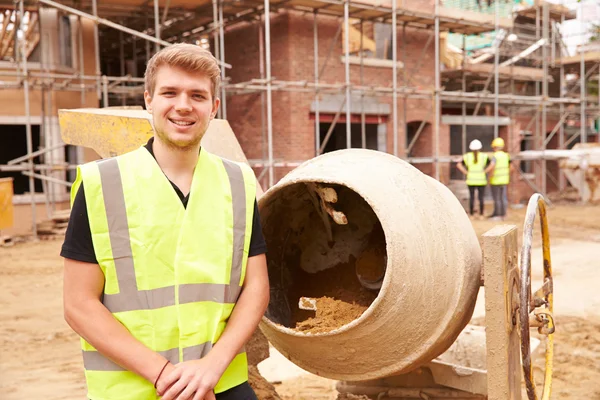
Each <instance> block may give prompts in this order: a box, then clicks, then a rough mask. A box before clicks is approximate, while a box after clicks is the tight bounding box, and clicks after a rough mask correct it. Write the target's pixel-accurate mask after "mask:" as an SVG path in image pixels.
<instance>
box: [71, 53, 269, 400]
mask: <svg viewBox="0 0 600 400" xmlns="http://www.w3.org/2000/svg"><path fill="white" fill-rule="evenodd" d="M219 77H220V69H219V66H218V63H217V60H216V59H215V58H214V57H213V56H212V54H210V52H208V51H206V50H204V49H202V48H201V47H198V46H194V45H191V44H176V45H172V46H169V47H166V48H164V49H162V50H161V51H159V52H158V53H156V54H155V55H154V56H153V57H152V59H151V60H150V61H149V62H148V65H147V69H146V74H145V93H144V98H145V102H146V108H147V111H148V112H149V113H150V114H151V115H152V119H153V126H154V136H153V138H151V139H150V140H149V141H148V143H147V144H146V145H145V146H142V147H140V148H138V149H137V150H134V151H132V152H130V153H126V154H124V155H121V156H118V157H115V158H110V159H106V160H102V161H99V162H93V163H89V164H85V165H83V166H80V167H79V168H78V171H77V179H76V181H75V183H74V184H73V189H72V199H73V201H72V212H71V219H70V221H69V226H68V228H67V233H66V237H65V243H64V245H63V247H62V251H61V255H62V256H63V257H64V258H65V262H64V267H65V268H64V312H65V318H66V320H67V322H68V323H69V325H70V326H71V327H72V328H73V330H74V331H75V332H77V333H78V334H79V335H80V336H81V337H82V339H83V340H82V341H81V343H82V350H83V363H84V368H85V376H86V381H87V387H88V398H89V399H90V400H108V399H110V400H148V399H158V398H159V397H160V396H162V399H163V400H173V399H180V400H182V399H194V400H213V399H219V400H247V399H256V396H255V394H254V392H253V391H252V388H250V386H249V384H248V382H247V380H248V366H247V359H246V353H245V352H244V349H243V346H244V344H245V343H246V341H247V340H248V339H249V338H250V336H251V335H252V333H253V332H254V330H255V329H256V327H257V325H258V323H259V321H260V319H261V317H262V316H263V314H264V311H265V309H266V307H267V304H268V302H269V282H268V277H267V267H266V258H265V252H266V246H265V242H264V237H263V236H262V233H261V226H260V219H259V216H258V210H257V204H256V197H255V193H256V186H255V185H256V178H255V176H254V174H253V172H252V170H251V169H250V167H249V166H247V165H245V164H242V163H236V162H232V161H229V160H226V159H222V158H220V157H217V156H216V155H213V154H211V153H209V152H208V151H206V149H204V148H202V149H201V147H200V140H201V139H202V137H203V135H204V134H205V132H206V130H207V128H208V126H209V123H210V121H211V120H212V119H213V118H214V117H215V114H216V113H217V109H218V107H219V99H218V98H217V97H215V94H216V93H218V88H219V83H220V79H219ZM84 188H85V191H84ZM215 394H216V396H215Z"/></svg>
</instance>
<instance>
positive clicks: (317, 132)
mask: <svg viewBox="0 0 600 400" xmlns="http://www.w3.org/2000/svg"><path fill="white" fill-rule="evenodd" d="M317 16H318V11H315V16H314V20H313V47H314V55H313V57H314V67H315V155H316V156H317V155H319V147H320V145H321V126H320V124H321V116H320V115H319V88H318V84H319V31H318V27H317V23H318V21H317ZM361 40H362V38H361Z"/></svg>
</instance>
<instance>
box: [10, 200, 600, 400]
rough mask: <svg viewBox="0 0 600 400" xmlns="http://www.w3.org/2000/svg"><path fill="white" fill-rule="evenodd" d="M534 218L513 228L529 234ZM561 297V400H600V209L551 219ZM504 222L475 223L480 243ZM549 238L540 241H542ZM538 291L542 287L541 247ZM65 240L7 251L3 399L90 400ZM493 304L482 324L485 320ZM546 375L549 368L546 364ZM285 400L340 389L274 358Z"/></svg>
mask: <svg viewBox="0 0 600 400" xmlns="http://www.w3.org/2000/svg"><path fill="white" fill-rule="evenodd" d="M524 214H525V210H524V209H519V210H511V214H510V217H509V219H508V220H507V221H505V222H504V223H509V224H515V225H517V226H518V227H519V232H520V233H521V227H522V224H523V218H524ZM549 218H550V229H551V240H552V258H553V269H554V276H555V281H554V288H555V315H556V323H557V331H556V335H555V343H556V344H555V355H554V364H555V368H554V386H553V398H555V399H569V400H575V399H577V400H580V399H581V400H583V399H600V290H598V287H597V285H598V283H600V257H599V254H600V206H596V207H594V206H586V207H581V206H577V205H573V204H557V205H555V206H554V207H553V208H551V209H549ZM500 223H501V222H495V221H479V220H475V221H473V225H474V227H475V230H476V231H477V233H478V235H480V234H482V233H484V232H485V231H487V230H489V229H490V228H492V227H493V226H495V225H498V224H500ZM536 234H538V235H539V233H537V232H536ZM535 243H536V244H537V245H538V246H537V247H536V248H534V251H533V260H534V265H533V268H534V272H533V279H534V286H535V285H536V283H537V282H539V279H540V277H541V251H540V249H539V239H536V240H535ZM61 244H62V238H60V237H57V238H55V239H54V240H48V241H40V242H37V243H33V242H25V243H17V244H15V245H14V246H12V247H6V248H3V247H0V398H1V399H3V400H29V399H44V400H76V399H77V400H80V399H84V398H85V384H84V379H83V371H82V362H81V355H80V351H79V342H78V338H77V336H76V335H75V334H74V333H73V332H72V331H71V330H70V328H69V327H68V326H67V324H66V323H65V322H64V320H63V317H62V297H61V290H62V260H61V259H60V257H59V256H58V253H59V249H60V245H61ZM482 298H483V296H480V301H478V305H477V307H476V311H475V318H479V319H481V318H482V316H483V304H482V301H481V300H482ZM536 364H537V365H542V364H541V363H540V359H539V357H538V359H537V360H536ZM259 369H260V370H261V372H262V373H263V375H266V377H267V379H269V380H270V381H271V382H273V383H274V384H275V387H276V388H277V390H278V392H279V394H280V395H281V397H282V399H285V400H296V399H314V400H329V399H335V398H336V391H335V382H334V381H331V380H327V379H324V378H320V377H317V376H314V375H310V374H307V373H305V372H303V371H302V370H300V369H299V368H297V367H295V366H293V365H292V364H291V363H289V362H288V361H287V360H285V359H284V358H283V357H282V356H277V354H274V355H273V356H272V357H271V358H270V359H268V360H266V361H265V362H263V364H261V365H259Z"/></svg>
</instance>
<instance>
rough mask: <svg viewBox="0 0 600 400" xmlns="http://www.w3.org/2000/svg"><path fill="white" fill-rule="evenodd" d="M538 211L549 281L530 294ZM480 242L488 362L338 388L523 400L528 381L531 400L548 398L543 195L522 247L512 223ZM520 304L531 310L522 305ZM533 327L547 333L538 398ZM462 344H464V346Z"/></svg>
mask: <svg viewBox="0 0 600 400" xmlns="http://www.w3.org/2000/svg"><path fill="white" fill-rule="evenodd" d="M537 214H539V219H540V227H541V236H542V249H543V257H544V260H543V261H544V264H543V265H544V274H543V277H544V279H543V284H542V287H541V288H540V289H538V290H537V291H535V292H532V289H531V250H532V244H533V230H534V222H535V216H536V215H537ZM482 242H483V269H482V277H481V279H482V285H483V286H484V288H485V350H483V349H475V350H479V353H485V361H481V362H479V363H480V364H485V365H478V366H473V365H466V366H463V365H456V364H452V363H448V362H445V360H444V355H442V356H440V357H439V358H438V359H436V360H433V361H432V362H430V363H428V364H426V365H424V366H423V367H421V368H419V369H417V370H415V371H412V372H410V373H407V374H403V375H398V376H394V377H390V378H385V379H380V380H377V381H368V382H339V383H338V385H337V389H338V391H340V392H341V393H352V394H355V395H367V396H370V397H371V398H377V399H378V400H383V399H431V400H433V399H455V400H456V399H465V400H466V399H488V400H521V399H522V378H521V377H523V378H524V381H525V388H526V392H527V398H528V400H548V399H550V394H551V385H552V371H553V366H552V360H553V353H554V338H553V336H554V335H553V334H554V330H555V325H554V318H553V316H552V312H553V281H552V266H551V260H550V240H549V231H548V221H547V214H546V203H545V201H544V198H543V197H542V196H541V195H539V194H535V195H533V196H532V197H531V198H530V200H529V204H528V207H527V213H526V217H525V222H524V225H523V243H522V247H521V249H519V246H518V231H517V227H516V226H515V225H498V226H496V227H494V228H493V229H491V230H489V231H488V232H486V233H485V234H484V235H483V236H482ZM519 250H520V251H521V256H520V257H519ZM521 304H527V305H528V306H527V307H521ZM531 328H538V332H539V333H540V334H542V335H545V336H547V338H546V340H545V342H546V351H545V373H544V385H543V390H542V394H541V396H538V394H537V392H536V385H535V382H534V379H533V366H532V362H531V338H530V329H531ZM467 329H469V328H467ZM467 329H465V331H466V330H467ZM463 333H466V334H467V336H469V334H470V335H471V336H472V334H473V332H463ZM461 335H462V334H461ZM461 340H464V337H463V338H461V336H459V338H458V339H457V341H456V342H455V345H456V344H457V343H458V342H460V341H461ZM534 340H535V339H534ZM467 343H468V342H467ZM453 346H454V345H453ZM460 346H463V347H464V346H465V344H461V345H460ZM460 346H459V347H460ZM466 346H469V344H466ZM475 364H477V362H475ZM482 368H485V369H482ZM522 373H523V375H522Z"/></svg>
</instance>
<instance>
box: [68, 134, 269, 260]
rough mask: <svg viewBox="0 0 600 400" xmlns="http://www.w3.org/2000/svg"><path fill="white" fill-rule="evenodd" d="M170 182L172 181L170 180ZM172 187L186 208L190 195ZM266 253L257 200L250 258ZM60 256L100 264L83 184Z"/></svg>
mask: <svg viewBox="0 0 600 400" xmlns="http://www.w3.org/2000/svg"><path fill="white" fill-rule="evenodd" d="M152 142H153V138H151V139H150V140H149V141H148V143H147V144H146V145H145V146H144V147H145V148H146V149H147V150H148V151H149V152H150V154H152V156H153V157H154V152H153V151H152ZM169 182H171V181H170V180H169ZM171 185H172V186H173V189H174V190H175V192H176V193H177V196H179V199H180V200H181V202H182V203H183V206H184V207H186V206H187V203H188V199H189V197H190V195H189V193H188V195H187V196H184V195H183V193H182V192H181V190H180V189H179V188H178V187H177V186H176V185H175V184H174V183H173V182H171ZM266 252H267V245H266V243H265V238H264V236H263V233H262V226H261V224H260V216H259V214H258V204H257V202H256V200H255V201H254V218H253V220H252V236H251V237H250V249H249V250H248V257H253V256H257V255H259V254H264V253H266ZM60 255H61V256H62V257H64V258H69V259H71V260H77V261H82V262H87V263H93V264H98V260H97V259H96V253H95V252H94V243H93V242H92V233H91V229H90V220H89V217H88V213H87V205H86V202H85V191H84V187H83V183H82V184H81V186H80V187H79V190H78V191H77V194H76V195H75V200H74V201H73V207H72V208H71V217H70V219H69V225H68V226H67V231H66V233H65V242H64V243H63V245H62V249H61V252H60Z"/></svg>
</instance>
